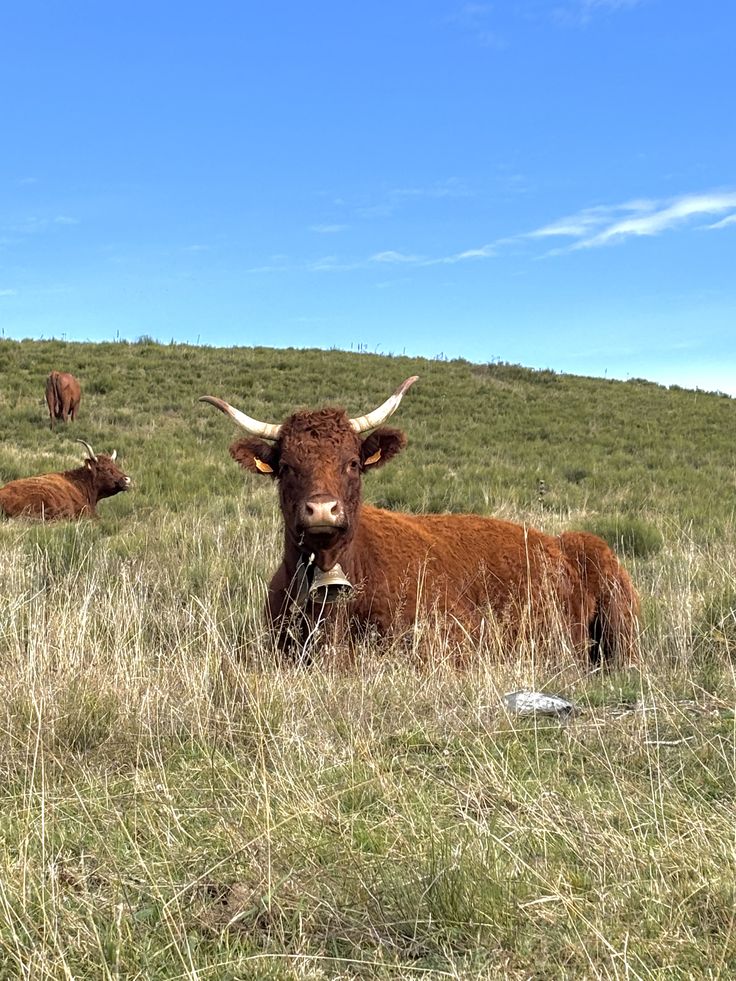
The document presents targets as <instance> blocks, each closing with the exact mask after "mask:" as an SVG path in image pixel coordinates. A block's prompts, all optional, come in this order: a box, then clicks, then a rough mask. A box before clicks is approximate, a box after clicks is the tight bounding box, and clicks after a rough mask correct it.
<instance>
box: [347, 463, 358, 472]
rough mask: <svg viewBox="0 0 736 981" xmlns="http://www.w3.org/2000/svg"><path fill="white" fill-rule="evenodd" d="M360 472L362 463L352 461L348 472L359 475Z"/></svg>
mask: <svg viewBox="0 0 736 981" xmlns="http://www.w3.org/2000/svg"><path fill="white" fill-rule="evenodd" d="M358 470H360V461H359V460H351V461H350V463H348V471H349V472H350V473H357V471H358Z"/></svg>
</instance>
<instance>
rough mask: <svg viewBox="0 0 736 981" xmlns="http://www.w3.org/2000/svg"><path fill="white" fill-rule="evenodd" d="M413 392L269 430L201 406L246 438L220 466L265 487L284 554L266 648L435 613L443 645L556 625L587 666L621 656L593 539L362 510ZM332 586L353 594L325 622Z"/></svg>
mask: <svg viewBox="0 0 736 981" xmlns="http://www.w3.org/2000/svg"><path fill="white" fill-rule="evenodd" d="M414 381H416V378H415V377H412V378H408V379H407V380H406V381H405V382H404V383H403V384H402V385H401V386H400V387H399V388H398V389H397V390H396V391H395V392H394V394H393V395H392V396H391V397H390V398H389V399H388V400H387V401H386V402H384V403H383V405H382V406H380V407H379V408H378V409H375V410H374V411H373V412H371V413H369V414H368V415H367V416H362V417H360V418H357V419H349V418H348V417H347V415H346V413H345V412H344V410H342V409H337V408H325V409H319V410H316V411H300V412H296V413H294V414H293V415H291V416H289V418H287V419H286V420H285V421H284V422H283V423H282V424H281V425H278V426H277V425H272V424H270V423H262V422H259V421H258V420H256V419H252V418H251V417H250V416H247V415H245V413H243V412H241V411H240V410H238V409H235V408H234V407H233V406H231V405H229V404H228V403H227V402H224V401H223V400H221V399H218V398H214V397H212V396H209V395H205V396H202V399H201V401H206V402H210V403H211V404H213V405H215V406H217V408H219V409H220V410H221V411H223V412H225V413H227V414H228V415H229V416H230V417H231V418H232V419H233V420H234V421H235V422H236V423H237V424H238V425H240V426H241V427H242V428H244V429H245V430H246V431H247V432H249V433H250V434H251V437H250V438H247V439H240V440H238V441H237V442H235V443H233V444H232V446H231V447H230V454H231V455H232V457H233V458H234V459H235V460H236V461H237V462H238V463H239V464H240V465H241V466H242V467H244V468H245V469H246V470H250V471H252V472H253V473H258V474H266V475H268V476H269V477H270V478H272V479H276V480H277V481H278V487H279V497H280V504H281V513H282V516H283V520H284V552H283V559H282V562H281V565H280V567H279V569H278V570H277V572H276V574H275V575H274V577H273V579H272V580H271V583H270V585H269V589H268V609H267V613H268V617H269V620H270V622H271V624H272V626H273V627H274V629H275V631H276V635H277V641H278V644H279V646H280V647H281V648H282V649H284V650H294V649H297V650H298V649H300V648H301V649H304V645H305V642H306V640H307V638H308V637H309V636H310V635H311V633H312V631H313V628H314V625H315V618H316V617H317V616H318V615H321V614H323V613H324V612H325V611H327V613H326V615H327V616H331V615H335V616H338V617H340V616H342V617H345V616H347V618H348V620H349V622H350V624H351V626H352V627H353V629H358V630H360V629H364V628H366V627H371V626H373V627H376V628H378V630H379V631H380V632H381V633H386V632H388V631H391V630H397V629H398V630H400V631H405V630H407V629H409V628H411V627H412V626H413V625H414V624H416V623H417V622H418V621H420V620H422V619H424V618H428V617H432V616H434V615H439V617H440V618H441V619H442V621H443V622H444V623H445V624H448V625H449V626H450V628H451V633H454V635H455V636H456V637H457V636H464V637H472V638H475V639H477V638H479V637H480V635H481V633H482V632H483V631H484V630H488V629H491V628H492V629H493V630H499V631H501V636H502V638H503V641H504V643H505V644H507V645H513V644H514V643H515V642H517V641H518V640H519V639H520V637H521V635H522V634H523V635H524V636H528V637H532V636H536V637H541V636H544V635H549V634H550V632H552V631H554V630H556V631H557V634H558V635H559V633H560V630H559V627H560V624H561V625H562V634H563V635H564V636H563V639H564V640H565V641H567V642H569V644H570V645H571V646H572V647H573V648H575V649H576V650H578V651H581V652H582V651H587V653H588V655H589V656H590V658H591V659H592V660H593V661H594V662H597V661H599V660H600V658H601V656H605V657H606V659H607V660H613V659H616V660H618V661H622V662H624V661H627V660H630V659H632V658H633V657H634V655H635V653H636V638H637V613H638V600H637V596H636V593H635V592H634V589H633V587H632V584H631V581H630V579H629V576H628V574H627V573H626V571H625V570H624V569H623V567H622V566H621V565H620V563H619V561H618V559H617V558H616V556H615V554H614V553H613V552H612V551H611V549H610V548H609V547H608V545H607V544H606V543H605V542H604V541H603V540H602V539H600V538H597V537H596V536H595V535H591V534H588V533H583V532H580V533H573V532H570V533H566V534H564V535H561V536H559V537H553V536H551V535H547V534H544V533H543V532H541V531H538V530H536V529H534V528H529V527H526V526H522V525H519V524H515V523H513V522H509V521H501V520H499V519H496V518H489V517H480V516H478V515H431V514H428V515H414V514H404V513H399V512H392V511H386V510H382V509H379V508H376V507H371V506H369V505H367V504H363V503H362V501H361V496H362V475H363V473H365V471H367V470H369V469H372V468H376V467H380V466H383V465H384V464H385V463H388V461H389V460H391V459H392V457H394V456H395V455H396V454H397V453H399V452H400V451H401V450H402V449H403V448H404V446H405V445H406V442H407V441H406V436H405V435H404V434H403V433H402V432H401V431H399V430H397V429H392V428H389V427H385V426H383V425H382V424H383V423H384V422H385V421H386V419H388V417H389V416H390V415H391V414H392V413H393V412H394V411H395V410H396V408H397V407H398V405H399V403H400V401H401V399H402V397H403V395H404V393H405V392H406V391H407V389H408V388H409V387H410V386H411V385H412V384H413V383H414ZM363 433H369V435H367V436H365V437H364V438H361V437H362V434H363ZM257 437H260V438H257ZM338 586H342V587H345V588H350V589H352V590H353V592H352V594H351V595H350V597H349V599H348V600H347V602H346V604H338V605H337V607H336V608H334V609H336V611H337V612H336V613H334V614H333V613H332V612H331V611H330V610H329V609H328V603H329V601H330V600H331V599H332V595H333V592H334V591H335V590H336V587H338ZM453 628H454V629H453Z"/></svg>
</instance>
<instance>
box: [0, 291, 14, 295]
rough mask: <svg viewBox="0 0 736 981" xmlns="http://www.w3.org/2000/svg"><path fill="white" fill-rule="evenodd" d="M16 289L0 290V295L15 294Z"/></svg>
mask: <svg viewBox="0 0 736 981" xmlns="http://www.w3.org/2000/svg"><path fill="white" fill-rule="evenodd" d="M17 295H18V290H0V296H17Z"/></svg>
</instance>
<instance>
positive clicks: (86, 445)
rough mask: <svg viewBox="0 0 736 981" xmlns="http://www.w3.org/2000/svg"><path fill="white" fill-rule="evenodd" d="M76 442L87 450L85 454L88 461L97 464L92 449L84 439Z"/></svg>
mask: <svg viewBox="0 0 736 981" xmlns="http://www.w3.org/2000/svg"><path fill="white" fill-rule="evenodd" d="M77 442H78V443H81V444H82V446H85V447H86V448H87V452H88V453H89V458H90V460H94V461H95V463H97V457H96V456H95V451H94V450H93V449H92V447H91V446H90V445H89V443H88V442H87V441H86V440H84V439H77Z"/></svg>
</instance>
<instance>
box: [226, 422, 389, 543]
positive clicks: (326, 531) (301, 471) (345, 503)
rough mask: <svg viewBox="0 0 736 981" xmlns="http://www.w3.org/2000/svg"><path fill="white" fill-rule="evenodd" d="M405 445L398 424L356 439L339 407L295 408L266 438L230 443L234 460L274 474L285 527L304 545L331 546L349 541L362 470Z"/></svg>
mask: <svg viewBox="0 0 736 981" xmlns="http://www.w3.org/2000/svg"><path fill="white" fill-rule="evenodd" d="M405 445H406V436H405V435H404V434H403V433H402V432H400V431H399V430H398V429H389V428H387V427H382V428H380V429H376V430H375V431H374V432H373V433H371V434H370V435H369V436H367V437H366V438H365V439H361V437H360V436H359V435H357V434H356V433H355V431H354V430H353V428H352V427H351V425H350V420H349V419H348V417H347V415H346V414H345V412H344V411H342V410H341V409H321V410H318V411H316V412H297V413H295V414H294V415H293V416H291V417H290V418H289V419H287V420H286V422H284V423H283V425H282V426H281V430H280V434H279V438H278V440H277V441H276V442H275V443H272V444H269V443H266V442H264V441H263V440H260V439H255V438H249V439H241V440H238V441H237V442H236V443H233V445H232V446H231V447H230V453H231V455H232V456H233V458H234V459H235V460H237V461H238V463H239V464H240V465H241V466H242V467H244V468H245V469H247V470H251V471H252V472H254V473H259V474H267V475H268V476H269V477H272V478H275V479H276V480H278V484H279V496H280V499H281V511H282V514H283V516H284V522H285V524H286V528H287V532H288V534H289V536H290V537H291V538H292V540H293V541H295V542H296V544H298V545H299V546H300V548H301V549H302V550H304V551H313V552H315V553H323V554H324V553H325V552H330V553H332V552H334V551H335V550H339V549H340V547H341V546H342V545H344V544H346V543H347V542H349V541H350V539H351V538H352V536H353V534H354V532H355V519H356V516H357V513H358V509H359V506H360V501H361V483H362V476H363V473H364V472H365V471H366V470H367V469H370V468H373V467H380V466H382V465H383V464H384V463H387V462H388V461H389V460H390V459H391V457H393V456H395V455H396V454H397V453H398V452H399V451H400V450H401V449H403V447H404V446H405Z"/></svg>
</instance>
